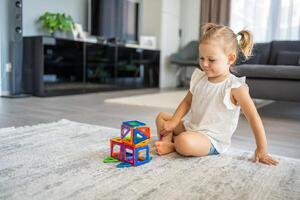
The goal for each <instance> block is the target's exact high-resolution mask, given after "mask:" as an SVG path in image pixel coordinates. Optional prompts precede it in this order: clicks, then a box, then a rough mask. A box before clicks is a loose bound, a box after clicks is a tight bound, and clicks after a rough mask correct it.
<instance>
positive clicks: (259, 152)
mask: <svg viewBox="0 0 300 200" xmlns="http://www.w3.org/2000/svg"><path fill="white" fill-rule="evenodd" d="M253 162H261V163H264V164H267V165H277V164H278V161H276V160H274V159H273V158H272V157H271V156H270V155H269V154H268V153H267V151H266V150H264V149H260V148H256V150H255V153H254V158H253Z"/></svg>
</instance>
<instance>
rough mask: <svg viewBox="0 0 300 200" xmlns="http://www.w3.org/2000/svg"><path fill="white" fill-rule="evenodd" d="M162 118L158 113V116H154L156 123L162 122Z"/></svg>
mask: <svg viewBox="0 0 300 200" xmlns="http://www.w3.org/2000/svg"><path fill="white" fill-rule="evenodd" d="M162 116H163V112H160V113H158V115H157V116H156V119H155V121H156V123H158V122H160V121H161V120H162Z"/></svg>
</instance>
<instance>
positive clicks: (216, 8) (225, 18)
mask: <svg viewBox="0 0 300 200" xmlns="http://www.w3.org/2000/svg"><path fill="white" fill-rule="evenodd" d="M230 2H231V0H201V5H200V8H201V11H200V25H201V26H202V25H203V24H205V23H207V22H212V23H216V24H222V25H226V26H227V25H229V19H230Z"/></svg>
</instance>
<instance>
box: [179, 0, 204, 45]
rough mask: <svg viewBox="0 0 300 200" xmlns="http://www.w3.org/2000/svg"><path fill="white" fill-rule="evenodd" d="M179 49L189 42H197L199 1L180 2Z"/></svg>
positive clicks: (184, 0)
mask: <svg viewBox="0 0 300 200" xmlns="http://www.w3.org/2000/svg"><path fill="white" fill-rule="evenodd" d="M180 28H181V39H180V47H183V46H185V45H186V44H187V43H188V42H190V41H191V40H198V39H199V33H200V0H181V6H180Z"/></svg>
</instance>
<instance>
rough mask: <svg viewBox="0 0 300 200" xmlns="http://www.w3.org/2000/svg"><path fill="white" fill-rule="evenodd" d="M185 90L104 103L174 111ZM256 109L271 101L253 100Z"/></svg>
mask: <svg viewBox="0 0 300 200" xmlns="http://www.w3.org/2000/svg"><path fill="white" fill-rule="evenodd" d="M186 93H187V90H180V91H174V92H159V93H154V94H144V95H136V96H130V97H120V98H112V99H106V100H105V102H106V103H118V104H127V105H134V106H148V107H160V108H169V109H176V108H177V106H178V105H179V103H180V102H181V101H182V99H183V98H184V97H185V95H186ZM253 101H254V104H255V106H256V108H261V107H263V106H265V105H268V104H270V103H272V102H273V101H271V100H262V99H253Z"/></svg>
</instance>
